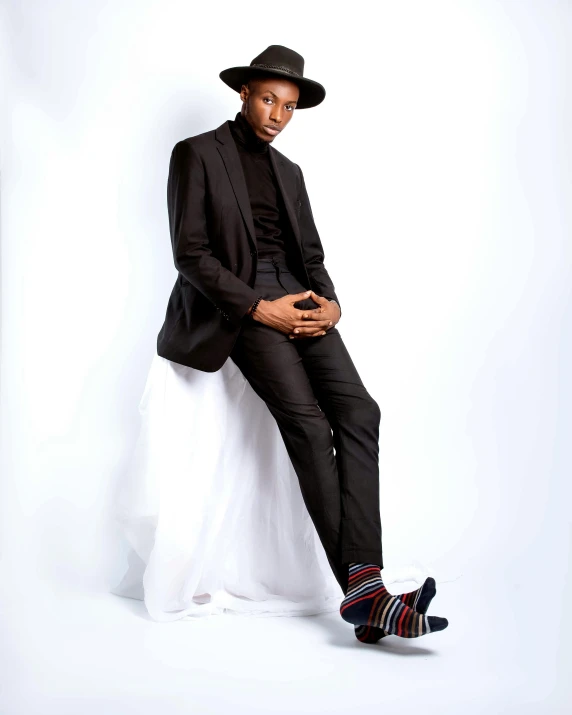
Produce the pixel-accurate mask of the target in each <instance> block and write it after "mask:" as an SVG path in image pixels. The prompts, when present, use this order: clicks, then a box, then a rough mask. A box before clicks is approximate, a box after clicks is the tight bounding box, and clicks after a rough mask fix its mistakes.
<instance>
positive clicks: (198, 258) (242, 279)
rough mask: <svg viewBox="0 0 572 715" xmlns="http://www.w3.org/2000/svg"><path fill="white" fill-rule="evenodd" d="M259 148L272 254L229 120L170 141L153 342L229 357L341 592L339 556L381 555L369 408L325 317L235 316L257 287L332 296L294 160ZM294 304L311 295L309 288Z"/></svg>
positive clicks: (198, 362) (376, 414) (264, 292)
mask: <svg viewBox="0 0 572 715" xmlns="http://www.w3.org/2000/svg"><path fill="white" fill-rule="evenodd" d="M268 149H269V152H270V160H271V163H272V168H273V170H274V174H275V177H276V179H277V184H278V187H279V190H280V192H281V194H282V197H283V200H284V204H285V206H286V213H287V215H288V219H289V221H285V222H284V223H286V224H288V223H289V224H290V228H291V231H292V234H291V236H290V237H289V238H290V239H291V240H289V241H288V246H289V250H288V252H287V257H288V260H284V264H283V265H280V261H279V260H278V259H272V260H270V259H268V260H266V261H265V260H262V259H258V258H257V257H256V234H255V227H254V221H253V217H252V210H251V205H250V198H249V193H248V187H247V184H246V179H245V176H244V171H243V168H242V164H241V160H240V156H239V153H238V150H237V148H236V144H235V141H234V138H233V136H232V134H231V130H230V127H229V122H225V123H224V124H223V125H222V126H220V127H219V128H218V129H216V130H215V131H212V132H207V133H206V134H201V135H199V136H197V137H192V138H190V139H185V140H184V141H181V142H179V143H178V144H176V146H175V148H174V150H173V154H172V156H171V164H170V170H169V183H168V206H169V220H170V226H171V238H172V243H173V255H174V258H175V265H176V267H177V269H178V271H179V277H178V279H177V282H176V283H175V287H174V288H173V291H172V293H171V298H170V301H169V306H168V308H167V317H166V319H165V323H164V325H163V327H162V329H161V332H160V333H159V338H158V344H157V350H158V353H159V355H161V356H163V357H165V358H167V359H169V360H172V361H174V362H178V363H182V364H184V365H189V366H190V367H193V368H197V369H199V370H203V371H207V372H214V371H216V370H218V369H219V368H220V367H222V365H223V364H224V362H225V361H226V360H227V359H228V358H230V359H232V360H233V361H234V362H235V363H236V365H237V366H238V367H239V369H240V370H241V372H242V373H243V375H244V377H245V378H246V380H247V381H248V382H249V384H250V385H251V387H252V388H253V390H254V391H255V392H256V393H257V394H258V395H259V397H260V398H261V399H262V400H263V401H264V402H265V403H266V405H267V407H268V409H269V410H270V412H271V414H272V415H273V416H274V418H275V419H276V422H277V424H278V427H279V429H280V432H281V434H282V437H283V439H284V444H285V446H286V449H287V451H288V454H289V456H290V459H291V462H292V465H293V467H294V469H295V471H296V474H297V476H298V479H299V482H300V487H301V491H302V495H303V498H304V501H305V504H306V506H307V508H308V512H309V514H310V516H311V518H312V521H313V523H314V525H315V527H316V530H317V532H318V534H319V537H320V539H321V542H322V545H323V546H324V549H325V552H326V555H327V557H328V560H329V563H330V565H331V567H332V570H333V572H334V574H335V576H336V578H337V580H338V583H339V584H340V586H341V588H342V590H343V591H344V593H345V592H346V589H347V578H348V573H347V564H348V563H349V562H351V561H356V562H368V563H376V564H379V565H380V566H382V565H383V561H382V549H381V523H380V513H379V466H378V452H379V444H378V429H379V421H380V410H379V406H378V405H377V403H376V402H375V400H374V399H373V398H372V397H371V395H369V393H368V392H367V390H366V388H365V386H364V385H363V383H362V381H361V379H360V376H359V374H358V372H357V370H356V367H355V365H354V363H353V362H352V359H351V357H350V355H349V352H348V351H347V349H346V347H345V345H344V343H343V340H342V336H341V335H340V333H339V330H338V329H337V327H336V326H332V327H330V328H329V329H328V330H327V331H326V333H325V334H324V335H323V336H320V337H305V338H300V339H290V338H289V337H288V335H286V334H284V333H282V332H281V331H278V330H275V329H274V328H271V327H270V326H268V325H266V324H264V323H262V322H261V321H258V320H252V319H251V318H249V317H245V315H246V311H247V309H248V308H249V307H250V305H251V304H252V303H253V302H254V300H255V299H256V297H257V296H258V295H261V296H262V297H263V298H264V299H266V300H275V299H278V298H280V297H282V296H284V295H287V294H290V295H291V294H295V293H300V292H303V291H304V290H305V289H308V288H312V289H313V290H314V291H315V292H316V293H318V294H319V295H323V296H325V297H326V298H330V299H332V298H333V299H334V300H336V301H337V302H338V304H339V300H338V298H337V296H336V294H335V291H334V285H333V283H332V281H331V279H330V277H329V275H328V272H327V271H326V268H325V267H324V250H323V248H322V244H321V242H320V238H319V236H318V232H317V230H316V226H315V225H314V219H313V218H312V211H311V208H310V202H309V200H308V194H307V192H306V187H305V185H304V178H303V176H302V172H301V170H300V167H298V166H297V165H296V164H294V163H293V162H291V161H290V160H289V159H287V158H286V157H285V156H283V155H282V154H281V153H280V152H278V151H276V149H274V148H273V147H272V146H269V147H268ZM292 244H295V248H294V250H292V251H291V250H290V247H291V245H292ZM308 302H310V305H308V304H307V303H308ZM295 305H296V307H300V308H302V309H304V308H312V307H315V304H314V303H313V301H312V300H311V299H305V300H304V301H300V303H295Z"/></svg>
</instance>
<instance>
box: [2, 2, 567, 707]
mask: <svg viewBox="0 0 572 715" xmlns="http://www.w3.org/2000/svg"><path fill="white" fill-rule="evenodd" d="M571 12H572V11H571V4H570V3H569V2H557V1H556V0H550V1H547V2H543V1H542V0H537V1H536V2H534V1H532V0H530V1H528V2H524V1H523V2H519V3H517V2H509V1H506V2H492V1H490V2H489V1H487V0H483V1H482V2H464V3H459V2H444V1H439V2H432V3H427V2H400V3H397V2H394V3H391V2H378V3H375V4H374V3H368V2H353V3H351V5H341V4H340V5H332V4H329V3H325V2H314V3H309V2H297V1H293V2H290V3H288V4H280V5H275V6H272V5H266V4H256V3H249V2H241V3H230V2H224V3H221V2H219V3H189V2H186V3H185V2H176V1H174V0H162V1H159V0H141V1H140V2H129V1H128V0H123V1H117V2H113V3H110V2H105V1H104V0H90V2H80V1H77V2H73V0H59V1H55V0H54V1H50V2H47V1H44V2H40V1H39V0H38V1H36V2H34V1H32V0H25V1H22V0H20V1H19V2H16V1H13V2H5V3H4V5H3V7H2V36H1V50H0V52H1V55H0V56H1V60H2V70H1V71H2V75H1V78H0V79H1V80H2V87H3V94H4V99H5V101H3V102H2V109H3V111H2V118H1V121H2V127H1V128H2V137H1V139H2V145H1V167H0V168H1V206H2V223H1V242H2V326H1V328H2V336H1V338H2V365H1V368H2V373H1V390H2V484H1V488H2V558H3V568H4V577H3V584H4V597H3V598H4V603H5V606H4V613H5V614H7V615H8V616H12V619H11V626H10V627H8V632H9V634H10V635H11V637H9V638H8V641H7V642H9V643H11V644H12V647H13V653H18V654H19V656H18V657H16V656H14V655H11V656H10V657H9V660H10V663H12V665H13V664H14V663H19V664H20V666H21V668H22V671H21V672H22V673H23V672H27V671H26V668H27V667H28V666H27V665H26V663H28V662H29V658H30V657H31V656H30V655H29V651H27V650H26V648H25V647H24V646H23V645H22V643H23V641H22V638H21V634H18V633H17V632H16V631H17V629H18V628H19V626H18V623H19V622H20V621H19V618H20V615H21V612H22V610H24V609H25V610H26V611H28V613H30V612H35V611H36V610H37V602H36V600H35V595H36V594H38V593H40V592H49V593H56V592H57V593H58V594H64V593H65V594H68V597H69V598H71V599H72V600H73V598H75V597H77V598H79V597H80V595H81V594H88V593H91V594H93V593H94V592H95V593H100V594H102V596H103V594H105V593H106V591H107V588H108V586H109V579H110V569H111V565H112V555H111V552H112V545H113V543H114V538H115V535H114V533H113V526H112V524H111V523H110V520H109V516H108V514H109V506H110V500H111V499H112V495H113V493H114V491H113V490H114V487H115V484H116V483H117V480H118V479H119V478H120V476H121V474H122V470H124V469H125V465H126V463H127V460H128V458H129V455H130V452H131V450H132V448H133V445H134V442H135V439H136V437H137V430H138V412H137V405H138V402H139V399H140V396H141V393H142V391H143V387H144V384H145V378H146V375H147V372H148V369H149V365H150V363H151V359H152V356H153V354H154V352H155V340H156V335H157V332H158V331H159V329H160V327H161V324H162V320H163V316H164V311H165V308H166V305H167V299H168V296H169V292H170V290H171V287H172V284H173V281H174V279H175V276H176V272H175V269H174V267H173V263H172V257H171V253H170V241H169V234H168V219H167V208H166V181H167V171H168V162H169V156H170V151H171V149H172V147H173V145H174V144H175V143H176V142H177V141H179V140H180V139H182V138H185V137H188V136H191V135H194V134H197V133H200V132H203V131H207V130H209V129H213V128H215V127H217V126H219V125H220V124H221V123H222V122H223V121H225V120H226V119H230V118H233V117H234V115H235V114H236V112H237V111H239V109H240V101H239V98H238V95H237V94H235V93H234V92H232V90H230V89H229V88H228V87H226V85H224V84H223V83H222V82H221V81H220V80H219V79H218V73H219V72H220V70H222V69H223V68H225V67H229V66H232V65H235V64H248V63H250V61H251V59H252V58H253V57H254V56H255V55H257V54H258V53H259V52H260V51H261V50H262V49H264V48H265V47H266V46H267V45H269V44H284V45H287V46H289V47H292V48H293V49H295V50H297V51H299V52H300V53H301V54H302V55H304V57H305V59H306V68H305V74H306V76H308V77H310V78H313V79H316V80H318V81H320V82H321V83H323V84H324V85H325V87H326V89H327V97H326V100H325V101H324V102H323V104H322V105H320V106H318V107H317V108H315V109H312V110H300V111H299V112H297V113H296V114H295V117H294V118H293V120H292V122H291V124H290V125H289V127H288V131H286V132H284V135H283V136H280V137H279V139H278V140H276V141H275V143H274V145H275V146H276V148H277V149H279V150H280V151H282V152H284V153H285V154H286V155H287V156H289V157H290V158H291V159H293V160H294V161H295V162H297V163H299V164H300V165H301V166H302V169H303V171H304V174H305V178H306V183H307V186H308V190H309V195H310V198H311V201H312V207H313V211H314V215H315V218H316V223H317V226H318V229H319V231H320V235H321V237H322V241H323V244H324V247H325V251H326V265H327V267H328V270H329V272H330V275H331V276H332V278H333V280H334V283H335V285H336V289H337V292H338V295H339V296H340V300H341V302H342V303H343V310H344V315H343V318H342V320H341V322H340V324H339V329H340V332H341V333H342V335H343V337H344V340H345V342H346V344H347V346H348V348H349V349H350V352H351V354H352V357H353V359H354V362H355V363H356V365H357V366H358V369H359V371H360V374H361V376H362V379H363V380H364V383H365V384H366V386H367V387H368V390H369V391H370V392H371V394H372V395H373V396H374V397H375V399H376V400H377V401H378V403H379V405H380V407H381V412H382V422H381V440H380V448H381V462H380V467H381V477H382V479H381V489H382V525H383V535H384V554H385V561H386V566H387V567H390V566H392V567H398V566H401V565H403V564H409V565H416V564H421V565H424V566H427V567H429V568H431V569H432V570H433V572H434V573H435V575H436V578H437V580H438V582H439V583H440V584H443V592H445V590H446V587H447V584H452V583H457V584H459V583H462V598H461V599H460V600H458V599H453V600H455V601H456V602H457V605H458V606H459V616H458V617H457V629H460V630H461V631H462V632H461V633H460V635H459V633H458V637H459V638H460V639H469V638H471V637H472V638H481V639H483V638H485V637H486V638H487V639H489V638H490V639H491V640H489V641H488V648H490V649H491V650H492V651H494V650H495V647H496V646H495V645H494V644H495V641H494V638H495V635H497V634H498V638H499V641H498V643H499V646H500V645H502V650H503V653H502V661H501V660H499V665H498V667H499V668H501V667H507V666H506V663H511V662H512V663H514V659H515V657H516V656H517V655H518V657H519V658H520V660H519V665H518V668H517V667H516V666H513V667H514V670H511V671H510V677H511V678H512V680H511V683H518V687H516V686H515V689H514V690H512V689H511V691H510V693H511V694H510V696H509V695H507V696H506V697H507V699H506V700H503V702H504V705H505V710H504V712H507V711H508V709H506V708H508V706H509V705H511V704H516V703H519V704H520V705H521V706H524V705H526V704H531V703H539V702H540V701H542V702H543V707H544V708H545V709H544V710H534V709H531V710H530V712H540V711H542V712H560V710H556V709H554V710H550V709H549V707H554V708H556V707H557V706H559V704H561V703H563V702H564V698H565V697H566V694H567V693H568V692H569V691H567V690H566V692H565V688H567V687H568V686H567V685H565V684H564V682H563V674H564V673H565V668H567V667H568V666H569V664H570V662H569V656H568V654H567V652H568V651H567V648H566V644H567V643H569V639H570V625H571V619H570V615H569V613H568V612H567V611H565V608H564V604H565V602H566V597H568V602H570V596H572V588H571V581H570V576H569V572H568V563H569V560H570V545H571V529H570V524H571V519H570V499H571V497H572V489H571V487H570V481H571V480H570V477H571V476H572V474H571V467H572V459H571V455H570V434H571V432H570V430H571V427H572V415H571V399H570V398H571V374H570V368H569V365H570V364H572V337H571V327H572V326H571V322H572V321H571V305H572V303H571V301H570V290H571V285H572V283H571V279H572V275H571V265H572V262H571V242H570V240H571V229H572V220H571V205H572V204H571V201H570V200H571V198H572V196H571V169H570V167H571V160H572V146H571V143H570V131H569V127H570V126H571V125H572V111H571V109H572V107H571V95H570V87H569V82H570V70H571V58H570V38H571V36H572V22H571ZM42 589H44V590H43V591H42ZM459 593H461V591H460V592H459ZM69 594H75V596H73V595H72V596H69ZM61 597H62V598H63V597H64V596H61ZM27 599H31V600H30V601H28V600H27ZM467 599H470V600H467ZM547 600H548V603H547ZM465 604H467V605H466V608H465ZM19 609H20V610H19ZM28 609H29V610H28ZM434 612H435V613H436V614H439V615H449V613H446V612H443V609H442V608H441V609H438V608H437V606H435V610H434ZM459 618H462V619H465V620H462V624H463V625H462V626H461V625H460V624H459ZM477 619H479V622H480V625H477ZM451 621H452V619H451ZM483 622H485V624H486V625H483ZM507 624H509V625H510V628H511V629H512V630H511V633H512V634H513V636H511V637H510V638H506V637H505V635H506V628H507ZM452 625H453V622H452ZM452 625H451V627H450V628H449V629H448V631H447V632H449V631H451V630H452ZM548 626H550V627H548ZM485 634H486V635H485ZM514 634H518V635H514ZM451 637H452V636H451ZM435 638H437V636H435ZM520 638H523V639H525V640H520ZM435 643H436V640H434V641H433V642H432V644H431V645H432V646H433V647H434V646H435ZM424 645H425V644H424ZM35 652H36V651H34V653H35ZM26 653H28V655H26ZM491 657H493V656H491ZM38 658H39V655H38ZM499 658H500V655H499ZM34 662H35V661H34ZM501 663H505V665H504V666H501ZM29 667H31V666H29ZM491 667H492V666H491ZM493 671H494V672H497V671H496V666H495V668H493V669H492V670H491V673H492V672H493ZM492 677H493V675H492V674H491V678H492ZM507 677H508V676H507ZM491 682H492V681H491ZM489 686H490V687H492V686H491V685H490V683H489ZM499 687H500V686H499ZM511 687H512V686H511ZM38 692H40V690H38ZM42 692H44V691H42ZM14 697H15V696H14ZM30 697H31V696H30ZM38 697H39V698H40V695H38ZM475 697H476V696H475ZM511 698H512V699H511ZM11 702H12V703H16V702H19V701H17V699H15V700H13V701H11ZM35 702H36V701H34V703H35ZM38 702H41V698H40V700H39V701H38ZM495 702H500V701H495ZM515 707H516V705H515ZM530 707H531V708H532V707H533V706H532V705H530ZM13 708H14V709H12V710H10V711H9V712H10V713H12V712H20V710H18V709H17V708H16V706H15V705H14V706H13ZM23 711H24V710H23ZM38 711H40V709H39V710H38ZM41 711H42V712H47V710H46V709H45V708H44V709H43V710H41ZM57 711H58V712H59V713H62V712H67V711H65V710H62V709H61V706H60V707H59V709H58V710H57ZM215 711H216V710H213V712H215ZM315 711H316V712H317V711H318V710H308V712H315ZM329 711H330V712H333V711H334V710H333V708H330V710H329ZM524 711H526V712H529V711H528V710H522V709H521V710H520V711H519V712H524ZM7 712H8V711H7ZM27 712H36V711H35V710H33V708H32V710H30V709H28V710H27ZM90 712H91V711H90ZM94 712H96V710H94ZM109 712H111V711H109ZM118 712H121V710H118ZM123 712H126V710H123ZM173 712H175V710H173ZM177 712H178V711H177ZM201 712H203V711H201ZM204 712H211V710H204ZM251 712H254V710H251ZM267 712H268V710H267ZM285 712H286V711H285ZM340 712H341V710H340ZM492 712H495V710H494V709H493V710H492ZM497 712H500V710H498V711H497Z"/></svg>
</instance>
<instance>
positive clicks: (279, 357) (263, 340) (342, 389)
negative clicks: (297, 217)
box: [231, 268, 383, 593]
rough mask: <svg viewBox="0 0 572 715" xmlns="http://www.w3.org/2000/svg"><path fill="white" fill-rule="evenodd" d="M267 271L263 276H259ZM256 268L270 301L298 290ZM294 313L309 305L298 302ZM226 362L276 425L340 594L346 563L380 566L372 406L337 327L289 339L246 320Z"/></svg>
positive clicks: (284, 277) (375, 412)
mask: <svg viewBox="0 0 572 715" xmlns="http://www.w3.org/2000/svg"><path fill="white" fill-rule="evenodd" d="M267 270H269V272H266V273H265V272H264V271H267ZM279 278H280V280H276V275H275V274H274V273H273V272H272V269H267V268H263V270H262V271H261V273H260V274H259V275H257V282H256V286H257V287H258V289H259V290H260V293H261V295H263V296H264V297H265V298H266V299H268V300H272V299H274V298H278V297H280V296H282V295H285V294H286V293H297V292H300V291H302V290H304V286H302V285H301V284H300V283H298V281H296V279H295V278H294V276H293V275H292V274H289V273H284V272H283V271H281V272H280V276H279ZM296 306H297V307H315V305H314V304H313V301H302V302H301V303H298V304H296ZM231 358H232V359H233V360H234V362H235V363H236V364H237V366H238V367H239V369H240V370H241V371H242V373H243V374H244V376H245V378H246V379H247V380H248V382H249V383H250V385H251V386H252V388H253V389H254V391H255V392H256V393H257V394H258V395H259V397H261V399H262V400H264V402H265V403H266V405H267V406H268V408H269V410H270V412H271V413H272V415H273V416H274V418H275V419H276V422H277V425H278V428H279V430H280V433H281V435H282V438H283V440H284V444H285V446H286V449H287V451H288V454H289V457H290V460H291V462H292V465H293V467H294V471H295V472H296V474H297V476H298V480H299V483H300V489H301V492H302V496H303V499H304V502H305V504H306V507H307V509H308V513H309V514H310V517H311V519H312V521H313V523H314V526H315V527H316V531H317V533H318V536H319V538H320V541H321V543H322V545H323V546H324V550H325V552H326V555H327V558H328V561H329V563H330V566H331V568H332V571H333V572H334V575H335V577H336V579H337V580H338V583H339V584H340V586H341V588H342V591H343V592H344V593H345V592H346V590H347V563H349V562H350V561H358V562H370V563H378V564H379V565H380V566H382V565H383V564H382V553H381V525H380V516H379V475H378V428H379V408H378V406H377V404H376V403H375V401H374V400H373V399H372V398H371V397H370V396H369V395H368V393H367V391H366V390H365V388H364V386H363V384H362V382H361V380H360V378H359V375H358V374H357V371H356V368H355V366H354V365H353V363H352V361H351V359H350V356H349V354H348V352H347V350H346V348H345V346H344V344H343V341H342V338H341V335H340V334H339V331H338V330H337V328H331V329H330V330H329V331H328V332H327V333H326V335H324V336H321V337H319V338H300V339H296V340H290V339H289V338H288V336H287V335H285V334H283V333H280V332H279V331H277V330H275V329H274V328H270V327H269V326H266V325H264V324H262V323H260V322H258V321H246V322H245V325H244V327H243V329H242V330H241V333H240V335H239V336H238V339H237V342H236V343H235V346H234V348H233V351H232V353H231Z"/></svg>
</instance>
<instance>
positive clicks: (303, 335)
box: [288, 330, 326, 340]
mask: <svg viewBox="0 0 572 715" xmlns="http://www.w3.org/2000/svg"><path fill="white" fill-rule="evenodd" d="M325 334H326V331H325V330H318V331H317V332H314V333H299V334H297V335H294V334H292V333H290V335H289V336H288V337H289V338H291V339H292V340H295V339H296V338H319V337H321V336H322V335H325Z"/></svg>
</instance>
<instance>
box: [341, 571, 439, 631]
mask: <svg viewBox="0 0 572 715" xmlns="http://www.w3.org/2000/svg"><path fill="white" fill-rule="evenodd" d="M436 593H437V588H436V585H435V579H434V578H431V576H429V578H426V579H425V582H424V583H423V585H422V586H421V587H420V588H418V589H417V590H416V591H410V592H409V593H399V594H396V595H395V597H396V598H398V599H399V600H400V601H402V602H403V603H404V604H405V605H406V606H409V608H412V609H413V610H414V611H417V613H423V614H425V613H427V609H428V608H429V604H430V603H431V601H432V600H433V598H434V597H435V594H436ZM354 631H355V635H356V638H357V639H358V641H361V642H362V643H377V642H378V641H379V640H381V639H382V638H385V636H387V635H390V634H389V633H386V632H385V631H384V630H383V629H382V628H377V627H376V626H355V627H354Z"/></svg>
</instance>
